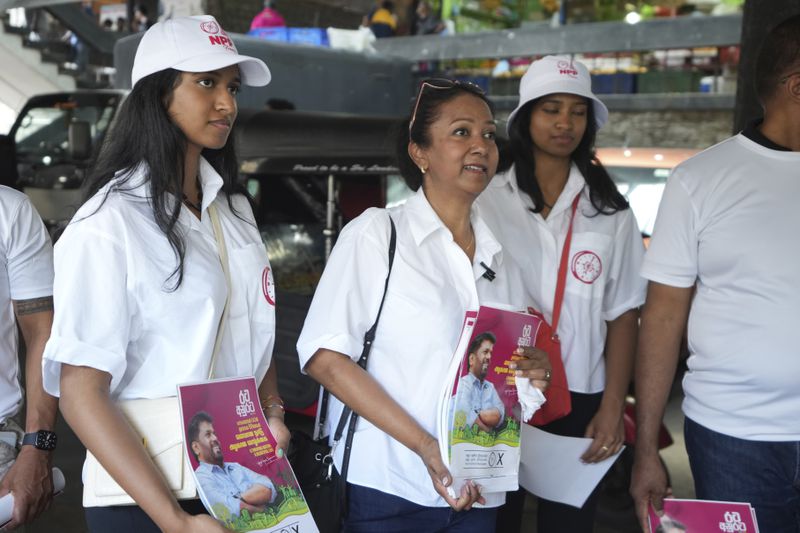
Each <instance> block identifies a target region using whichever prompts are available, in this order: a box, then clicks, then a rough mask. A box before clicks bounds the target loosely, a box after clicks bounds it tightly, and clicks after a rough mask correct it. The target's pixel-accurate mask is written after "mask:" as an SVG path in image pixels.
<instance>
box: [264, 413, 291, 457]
mask: <svg viewBox="0 0 800 533" xmlns="http://www.w3.org/2000/svg"><path fill="white" fill-rule="evenodd" d="M267 424H269V430H270V431H271V432H272V436H273V437H275V440H276V441H277V442H278V444H277V449H276V450H275V453H276V454H277V455H278V457H283V456H284V454H285V453H286V451H287V450H288V449H289V439H290V438H291V433H290V432H289V428H288V427H286V424H285V423H284V422H283V417H279V416H268V417H267Z"/></svg>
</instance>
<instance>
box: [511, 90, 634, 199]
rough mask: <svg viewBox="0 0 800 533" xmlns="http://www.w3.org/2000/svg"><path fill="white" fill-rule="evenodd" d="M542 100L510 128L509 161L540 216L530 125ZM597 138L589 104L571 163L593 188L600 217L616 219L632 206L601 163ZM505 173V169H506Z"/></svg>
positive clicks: (531, 104)
mask: <svg viewBox="0 0 800 533" xmlns="http://www.w3.org/2000/svg"><path fill="white" fill-rule="evenodd" d="M538 100H539V99H536V100H532V101H530V102H528V103H527V104H525V105H524V106H523V107H522V108H521V109H520V110H519V112H518V113H517V115H516V116H515V117H514V121H513V122H512V123H511V127H510V128H509V132H508V136H509V146H508V150H507V151H508V155H509V156H508V157H503V158H501V159H503V160H505V161H506V166H510V163H513V164H514V172H515V174H516V175H517V186H518V187H519V188H520V190H521V191H523V192H524V193H525V194H527V195H528V196H530V197H531V200H533V209H531V211H533V212H534V213H540V212H541V211H542V209H544V208H545V201H544V196H543V195H542V189H541V188H540V187H539V182H538V180H537V179H536V157H535V156H534V155H533V139H532V138H531V131H530V123H531V114H532V113H533V107H534V105H536V102H538ZM596 136H597V125H596V124H595V118H594V107H593V106H592V105H591V102H589V106H588V112H587V115H586V131H585V132H584V134H583V137H582V138H581V141H580V143H578V146H577V147H576V148H575V150H574V151H573V152H572V154H571V155H570V159H572V161H573V162H574V163H575V165H576V166H577V167H578V170H580V171H581V174H583V179H584V180H586V185H588V187H589V198H590V200H591V202H592V206H594V208H595V209H596V210H597V212H598V213H602V214H604V215H613V214H614V213H616V212H617V211H624V210H625V209H628V207H630V206H629V204H628V201H627V200H626V199H625V197H624V196H622V194H620V192H619V190H618V189H617V186H616V185H615V184H614V181H613V180H612V179H611V176H610V175H609V174H608V171H607V170H606V169H605V167H603V165H602V163H600V161H599V160H598V159H597V156H596V155H595V151H594V140H595V137H596ZM503 170H505V169H503Z"/></svg>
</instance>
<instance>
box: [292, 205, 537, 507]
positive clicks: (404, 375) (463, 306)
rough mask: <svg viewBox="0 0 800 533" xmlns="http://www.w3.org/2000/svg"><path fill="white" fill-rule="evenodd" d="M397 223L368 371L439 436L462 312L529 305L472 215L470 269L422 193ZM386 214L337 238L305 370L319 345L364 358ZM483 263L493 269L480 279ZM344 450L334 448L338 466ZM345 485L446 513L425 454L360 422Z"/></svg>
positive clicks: (384, 249)
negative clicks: (439, 412)
mask: <svg viewBox="0 0 800 533" xmlns="http://www.w3.org/2000/svg"><path fill="white" fill-rule="evenodd" d="M388 213H391V216H392V219H393V220H394V223H395V225H396V227H397V246H396V252H395V257H394V265H393V267H392V273H391V279H390V281H389V288H388V291H387V294H386V303H385V304H384V307H383V312H382V314H381V317H380V323H379V325H378V329H377V333H376V337H375V342H374V343H373V346H372V352H371V354H370V358H369V362H368V371H369V373H370V374H371V375H372V377H373V378H374V379H375V380H376V381H377V382H378V383H380V384H381V385H382V386H383V388H384V390H385V391H386V392H387V393H388V394H389V395H390V396H391V397H392V398H394V399H395V400H396V401H397V402H398V403H399V404H400V405H401V406H402V407H403V408H404V409H406V411H408V413H409V414H410V415H411V416H412V417H413V418H414V419H415V420H416V421H417V422H418V423H419V424H420V425H421V426H422V427H423V428H424V429H425V430H426V431H428V432H429V433H430V434H431V435H433V436H434V437H436V436H437V435H438V432H437V430H436V404H437V398H438V395H439V393H440V392H441V390H442V387H443V384H444V380H445V375H446V371H447V366H448V364H449V362H450V359H451V357H453V352H454V350H455V349H456V344H457V343H458V338H459V335H460V333H461V327H462V325H463V322H464V315H465V313H466V312H467V311H477V310H478V307H479V303H484V304H491V303H492V302H494V303H503V304H507V305H513V306H515V307H517V308H519V309H525V308H526V307H527V305H528V304H529V302H530V298H528V297H526V296H525V293H524V288H523V286H522V278H521V273H520V271H519V269H518V268H516V267H514V266H513V261H512V260H509V259H508V258H507V257H504V256H503V253H502V251H501V248H500V245H499V244H498V243H497V240H496V239H495V238H494V236H493V235H492V233H491V231H490V230H489V228H488V227H487V226H486V224H484V222H483V221H482V220H481V219H480V217H478V216H477V215H476V214H475V212H474V211H473V215H472V227H473V229H474V231H475V240H476V251H475V256H474V261H473V263H470V261H469V258H468V257H467V256H466V255H465V254H464V252H463V251H462V250H461V248H459V246H458V245H457V244H456V243H455V242H454V241H453V236H452V234H451V233H450V231H449V230H448V229H447V227H446V226H445V225H444V224H443V223H442V221H441V220H440V219H439V217H438V216H437V215H436V213H435V212H434V211H433V208H431V206H430V204H429V203H428V200H427V199H426V197H425V195H424V193H423V192H422V190H421V189H420V190H419V191H418V192H417V193H416V194H415V195H414V196H412V197H411V198H410V199H409V200H408V201H407V202H406V203H405V204H404V205H402V206H399V207H396V208H392V209H390V210H388ZM389 234H390V232H389V218H388V214H387V210H384V209H375V208H373V209H368V210H367V211H365V212H364V213H363V214H362V215H361V216H359V217H358V218H356V219H355V220H353V221H352V222H350V223H349V224H348V225H347V226H346V227H345V228H344V230H343V231H342V233H341V235H340V236H339V239H338V241H337V242H336V246H335V247H334V249H333V253H332V254H331V257H330V260H329V261H328V264H327V266H326V267H325V271H324V273H323V275H322V278H321V280H320V283H319V285H318V286H317V290H316V292H315V294H314V300H313V302H312V304H311V309H310V310H309V313H308V316H307V317H306V321H305V325H304V326H303V331H302V333H301V334H300V339H299V340H298V343H297V351H298V353H299V356H300V364H301V366H302V367H305V365H306V363H308V361H309V360H310V359H311V357H312V356H313V355H314V354H315V353H316V351H317V350H318V349H320V348H326V349H328V350H333V351H336V352H340V353H343V354H346V355H348V356H349V357H350V358H352V359H353V360H358V358H359V357H360V355H361V351H362V346H363V338H364V333H365V332H366V331H367V330H368V329H369V328H370V327H371V326H372V324H373V323H374V322H375V317H376V315H377V313H378V306H379V305H380V301H381V297H382V295H383V291H384V283H385V280H386V273H387V269H388V249H389ZM481 262H483V263H485V264H486V265H487V266H489V267H490V268H491V269H492V270H494V271H495V273H496V277H495V279H494V281H491V282H490V281H488V280H487V279H485V278H483V277H482V276H483V274H484V272H485V269H484V268H483V267H482V266H480V263H481ZM332 400H334V401H333V402H332V405H331V408H330V409H329V414H328V426H329V428H332V430H331V433H332V432H333V430H335V428H336V425H337V424H338V422H339V416H340V414H341V408H342V405H341V403H339V402H338V401H336V400H335V399H333V398H332ZM343 448H344V446H337V449H336V454H335V461H336V465H337V467H339V466H340V465H341V461H342V452H343ZM349 468H350V472H349V475H348V481H349V482H350V483H354V484H356V485H361V486H365V487H369V488H373V489H377V490H380V491H382V492H386V493H389V494H395V495H397V496H399V497H401V498H404V499H406V500H409V501H412V502H414V503H417V504H419V505H424V506H429V507H444V506H446V505H447V504H446V502H445V501H444V500H443V499H442V498H441V497H440V496H439V495H438V494H437V493H436V491H435V490H434V489H433V485H432V483H431V479H430V476H429V475H428V472H427V470H426V468H425V465H424V464H423V462H422V461H421V460H420V458H419V457H418V456H417V455H416V454H414V452H412V451H411V450H409V449H408V448H406V447H405V446H403V445H402V444H400V443H399V442H397V441H396V440H394V439H393V438H391V437H390V436H389V435H387V434H386V433H384V432H383V431H381V430H379V429H377V428H375V427H374V426H373V425H372V424H370V423H369V422H367V421H366V420H364V419H359V423H358V431H357V433H356V436H355V438H354V444H353V449H352V455H351V458H350V467H349ZM486 496H487V497H486V499H487V506H491V507H494V506H497V505H500V504H502V502H503V501H504V498H505V494H504V493H495V494H489V495H486Z"/></svg>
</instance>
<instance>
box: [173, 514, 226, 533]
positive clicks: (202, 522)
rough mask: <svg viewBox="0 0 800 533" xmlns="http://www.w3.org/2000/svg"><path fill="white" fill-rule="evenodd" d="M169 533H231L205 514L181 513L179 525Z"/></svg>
mask: <svg viewBox="0 0 800 533" xmlns="http://www.w3.org/2000/svg"><path fill="white" fill-rule="evenodd" d="M169 533H231V530H230V529H227V528H225V527H223V526H222V524H220V523H219V522H217V521H216V520H215V519H214V518H213V517H212V516H209V515H207V514H199V515H190V514H188V513H183V515H181V521H180V525H179V526H178V527H177V528H176V529H172V530H170V531H169Z"/></svg>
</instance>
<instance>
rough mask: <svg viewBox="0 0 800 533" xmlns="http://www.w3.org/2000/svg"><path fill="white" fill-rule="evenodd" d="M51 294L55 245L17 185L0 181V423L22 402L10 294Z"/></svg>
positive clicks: (24, 297) (15, 296) (27, 296)
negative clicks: (1, 183)
mask: <svg viewBox="0 0 800 533" xmlns="http://www.w3.org/2000/svg"><path fill="white" fill-rule="evenodd" d="M52 294H53V246H52V244H50V236H49V235H48V234H47V230H46V229H45V227H44V224H43V223H42V219H41V218H39V214H38V213H37V212H36V210H35V209H34V208H33V205H31V202H30V200H28V197H27V196H25V195H24V194H22V193H21V192H19V191H15V190H14V189H11V188H9V187H5V186H2V185H0V423H2V422H5V420H6V418H8V417H10V416H13V415H15V414H17V412H18V411H19V410H20V408H21V407H22V395H23V391H22V387H21V385H20V371H19V357H18V355H17V341H18V339H17V321H16V317H15V316H14V306H13V302H12V300H29V299H32V298H42V297H45V296H50V295H52Z"/></svg>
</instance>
